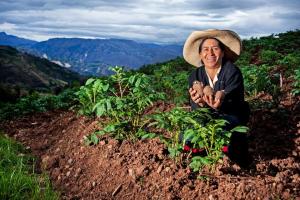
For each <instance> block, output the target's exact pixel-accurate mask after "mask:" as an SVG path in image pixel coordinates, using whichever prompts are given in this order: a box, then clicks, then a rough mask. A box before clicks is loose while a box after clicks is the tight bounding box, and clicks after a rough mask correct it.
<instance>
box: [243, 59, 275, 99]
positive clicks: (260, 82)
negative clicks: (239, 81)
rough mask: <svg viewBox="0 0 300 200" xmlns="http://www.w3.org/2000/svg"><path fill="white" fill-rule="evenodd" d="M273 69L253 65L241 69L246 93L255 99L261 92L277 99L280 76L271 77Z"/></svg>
mask: <svg viewBox="0 0 300 200" xmlns="http://www.w3.org/2000/svg"><path fill="white" fill-rule="evenodd" d="M270 70H271V67H270V66H267V65H261V66H256V65H251V66H245V67H242V68H241V71H242V73H243V77H244V85H245V93H246V95H247V96H248V97H250V98H251V97H252V98H255V97H256V96H257V94H258V93H259V92H263V91H264V92H267V93H269V94H271V95H272V96H273V97H274V98H275V99H276V98H277V97H278V95H279V89H280V88H279V83H280V78H279V74H272V75H270V72H269V71H270Z"/></svg>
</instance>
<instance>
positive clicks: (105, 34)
mask: <svg viewBox="0 0 300 200" xmlns="http://www.w3.org/2000/svg"><path fill="white" fill-rule="evenodd" d="M206 29H229V30H233V31H235V32H236V33H238V34H239V35H240V37H241V38H243V39H246V38H250V37H260V36H266V35H271V34H272V33H275V34H276V33H280V32H286V31H289V30H296V29H300V0H244V1H243V0H223V1H216V0H110V1H108V0H107V1H105V0H0V32H2V31H4V32H6V33H7V34H11V35H16V36H19V37H23V38H28V39H33V40H36V41H43V40H47V39H49V38H54V37H78V38H101V39H103V38H120V39H129V40H135V41H140V42H151V43H167V44H172V43H176V44H183V42H184V41H185V39H186V38H187V37H188V35H189V34H190V33H191V32H192V31H195V30H206Z"/></svg>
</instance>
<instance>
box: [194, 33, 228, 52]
mask: <svg viewBox="0 0 300 200" xmlns="http://www.w3.org/2000/svg"><path fill="white" fill-rule="evenodd" d="M207 39H214V40H217V41H218V43H219V47H220V49H221V50H222V51H225V45H224V44H223V43H222V42H221V41H220V40H218V39H217V38H213V37H206V38H203V39H202V41H201V43H200V45H199V53H200V52H201V50H202V46H203V43H204V42H205V40H207Z"/></svg>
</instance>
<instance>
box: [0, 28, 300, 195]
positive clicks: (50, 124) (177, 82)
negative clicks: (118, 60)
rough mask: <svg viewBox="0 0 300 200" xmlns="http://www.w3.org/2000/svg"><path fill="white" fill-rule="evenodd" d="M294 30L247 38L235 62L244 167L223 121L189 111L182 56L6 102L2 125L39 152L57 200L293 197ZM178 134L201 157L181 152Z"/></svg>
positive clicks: (299, 61) (297, 147) (297, 142)
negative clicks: (241, 89)
mask: <svg viewBox="0 0 300 200" xmlns="http://www.w3.org/2000/svg"><path fill="white" fill-rule="evenodd" d="M299 33H300V32H299V31H294V32H287V33H282V34H279V35H277V36H276V37H274V36H269V37H264V38H260V39H250V40H247V41H245V42H244V46H245V49H244V52H243V54H242V56H241V58H240V59H239V60H238V61H237V62H236V64H237V65H238V66H240V69H241V71H242V73H243V76H244V83H245V95H246V100H247V101H248V102H249V104H250V107H251V117H250V120H249V123H248V124H247V128H246V127H238V129H236V131H238V132H240V134H246V136H247V138H248V141H249V152H250V157H249V158H247V161H248V163H247V165H241V163H239V162H236V161H234V160H231V159H230V158H229V157H228V156H227V155H225V154H223V153H222V151H221V149H222V147H223V146H224V145H228V142H229V137H230V135H231V132H230V131H229V132H228V131H227V132H226V134H224V135H222V134H221V133H223V132H224V131H225V130H224V129H223V127H224V123H225V122H223V121H222V120H212V119H211V113H210V111H209V110H205V109H204V110H200V111H199V112H190V111H189V104H188V94H187V89H188V88H187V77H188V75H189V73H190V72H191V71H192V70H193V69H194V68H193V67H191V66H189V65H188V64H186V63H185V62H184V61H183V59H182V58H178V59H175V60H172V61H170V62H166V63H161V64H157V65H149V66H145V67H144V68H142V69H140V70H139V71H130V72H125V71H123V70H122V68H120V67H115V68H114V69H113V70H114V71H115V74H114V75H112V76H109V77H102V78H91V79H88V80H87V82H86V83H85V85H83V86H81V87H80V88H73V89H69V90H66V91H65V92H63V93H61V94H60V95H57V96H55V95H53V96H51V95H48V96H45V95H40V94H33V95H32V96H28V97H25V98H23V99H21V100H20V101H18V102H15V103H2V104H1V107H0V108H1V109H0V118H1V121H0V130H2V131H3V132H4V133H5V134H6V135H7V136H9V137H11V138H14V139H15V140H17V141H19V142H20V143H22V144H23V145H24V147H25V148H26V149H27V151H28V152H30V153H31V154H33V155H34V156H36V158H37V168H38V170H37V172H38V173H42V171H43V172H46V173H48V175H49V177H50V181H51V183H52V185H53V187H54V189H55V190H56V191H58V192H59V193H60V197H61V199H298V198H299V197H300V175H299V172H300V159H299V158H300V96H299V94H300V69H299V66H300V53H299V52H300V48H299V46H297V45H299V44H300V43H297V42H295V41H299V40H300V35H299ZM291 41H293V42H291ZM293 45H294V46H293ZM291 46H293V48H292V49H291V48H290V47H291ZM287 47H289V48H287ZM194 122H197V123H199V124H201V125H202V126H201V127H199V126H197V125H195V123H194ZM197 123H196V124H197ZM181 133H183V134H184V135H185V136H187V135H189V136H192V137H195V138H196V137H197V138H198V140H195V142H194V143H193V144H194V146H195V147H203V148H205V150H206V154H205V155H201V156H197V155H195V154H193V153H191V152H184V151H183V148H182V141H180V140H179V135H180V134H181ZM208 136H210V137H211V136H212V137H213V138H214V139H213V140H211V139H209V138H207V137H208ZM199 138H200V139H201V140H200V141H209V142H208V143H204V144H203V143H201V142H198V141H199Z"/></svg>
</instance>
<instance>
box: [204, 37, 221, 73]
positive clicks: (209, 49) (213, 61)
mask: <svg viewBox="0 0 300 200" xmlns="http://www.w3.org/2000/svg"><path fill="white" fill-rule="evenodd" d="M223 56H224V52H223V51H222V49H221V48H220V46H219V42H218V41H217V40H215V39H206V40H205V41H204V42H203V44H202V48H201V51H200V58H201V60H202V62H203V64H204V66H205V67H207V68H210V69H212V68H218V67H220V66H221V64H222V58H223Z"/></svg>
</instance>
